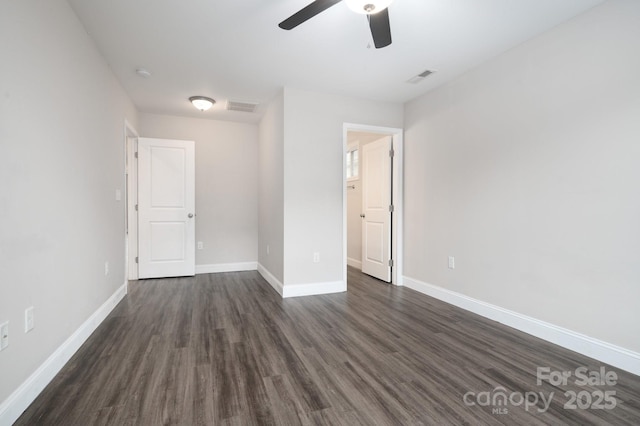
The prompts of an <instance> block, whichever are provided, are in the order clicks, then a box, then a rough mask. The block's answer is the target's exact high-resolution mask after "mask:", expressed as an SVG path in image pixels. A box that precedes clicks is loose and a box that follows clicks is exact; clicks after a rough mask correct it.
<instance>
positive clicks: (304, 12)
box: [278, 0, 342, 30]
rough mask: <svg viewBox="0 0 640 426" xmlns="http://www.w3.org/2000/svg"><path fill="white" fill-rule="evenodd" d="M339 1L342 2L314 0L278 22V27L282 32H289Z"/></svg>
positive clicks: (336, 0)
mask: <svg viewBox="0 0 640 426" xmlns="http://www.w3.org/2000/svg"><path fill="white" fill-rule="evenodd" d="M341 1H342V0H316V1H314V2H313V3H311V4H309V5H307V6H306V7H304V8H302V9H300V10H299V11H298V12H296V13H294V14H293V15H291V16H290V17H288V18H287V19H285V20H284V21H282V22H280V23H279V24H278V26H279V27H280V28H282V29H283V30H291V29H293V28H295V27H297V26H298V25H300V24H302V23H303V22H305V21H307V20H309V19H311V18H313V17H314V16H316V15H317V14H319V13H320V12H324V11H325V10H327V9H329V8H330V7H331V6H333V5H334V4H337V3H340V2H341Z"/></svg>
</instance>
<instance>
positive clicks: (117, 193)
mask: <svg viewBox="0 0 640 426" xmlns="http://www.w3.org/2000/svg"><path fill="white" fill-rule="evenodd" d="M120 200H122V191H120V190H119V189H116V201H120Z"/></svg>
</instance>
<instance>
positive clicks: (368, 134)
mask: <svg viewBox="0 0 640 426" xmlns="http://www.w3.org/2000/svg"><path fill="white" fill-rule="evenodd" d="M343 130H344V132H343V151H344V162H343V164H344V173H343V176H344V182H343V183H344V185H343V215H344V216H343V218H344V221H343V222H344V225H343V226H344V228H343V229H345V233H344V249H343V250H344V274H345V276H344V279H345V281H346V279H347V278H346V274H347V265H349V266H352V267H354V268H357V269H359V270H364V271H365V272H367V273H369V274H370V275H372V276H375V277H376V278H380V279H382V280H383V281H387V282H389V281H390V282H391V283H392V284H394V285H402V265H403V262H402V225H403V224H402V211H403V194H402V176H403V173H402V167H403V164H402V158H403V155H402V152H403V150H402V148H403V144H402V141H403V138H402V136H403V131H402V129H399V128H388V127H378V126H368V125H360V124H345V125H344V126H343ZM385 140H386V141H387V142H386V143H388V145H385ZM374 145H377V147H376V148H375V149H373V147H374ZM366 146H369V148H368V149H365V148H364V147H366ZM386 146H388V147H389V148H386ZM383 147H384V148H383ZM366 151H369V158H370V160H367V158H366V155H367V154H366ZM372 152H373V153H376V152H377V153H378V155H377V157H378V158H377V159H376V158H375V157H376V155H371V153H372ZM381 153H383V154H381ZM363 154H365V155H364V156H363ZM382 155H385V156H387V159H388V160H387V163H381V157H382ZM365 162H368V163H369V167H370V168H371V165H372V164H373V165H374V166H373V167H375V168H379V167H384V166H380V164H384V165H385V166H386V165H387V164H388V167H387V170H377V171H376V176H375V178H374V179H373V182H374V183H375V184H374V185H371V184H370V185H369V190H367V185H366V183H365V182H364V179H368V178H367V176H366V174H367V173H366V170H365V167H366V163H365ZM387 176H388V177H387ZM368 181H369V182H370V183H371V179H369V180H368ZM385 181H386V183H388V185H387V186H386V190H383V189H381V188H383V187H384V185H382V186H380V183H381V182H383V183H385ZM363 189H364V191H367V192H369V193H371V191H372V190H375V191H377V190H378V189H379V190H381V191H388V193H385V194H376V193H374V195H375V197H374V198H376V203H377V204H380V206H378V207H382V208H379V209H378V210H379V211H377V212H376V211H374V210H375V209H374V210H371V209H370V208H369V209H368V211H369V213H371V214H370V216H369V217H367V213H366V212H365V211H364V210H363V208H365V207H363V199H365V200H366V198H367V196H366V195H365V197H363ZM376 203H374V204H376ZM365 204H366V203H365ZM369 207H371V205H370V206H369ZM382 210H384V213H386V216H387V217H388V219H389V225H390V226H389V229H388V231H386V230H384V228H383V226H384V225H383V220H381V219H380V217H381V216H380V214H382V213H383V211H382ZM374 213H375V214H376V215H377V216H375V218H374V215H373V214H374ZM383 216H384V215H383ZM369 219H371V220H369ZM367 229H369V230H370V231H371V230H373V232H374V233H373V234H372V235H369V237H368V238H369V244H371V241H373V245H370V246H369V247H368V248H367V247H366V244H367V235H366V234H367ZM387 235H388V241H386V240H385V238H386V236H387ZM363 237H364V238H363ZM387 244H388V249H387V250H386V251H385V248H386V247H387ZM367 250H368V251H369V252H368V253H367ZM371 260H373V263H371V262H369V265H368V267H367V263H366V262H367V261H371ZM363 263H364V265H363ZM387 271H388V275H387Z"/></svg>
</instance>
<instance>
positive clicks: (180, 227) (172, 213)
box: [138, 138, 195, 278]
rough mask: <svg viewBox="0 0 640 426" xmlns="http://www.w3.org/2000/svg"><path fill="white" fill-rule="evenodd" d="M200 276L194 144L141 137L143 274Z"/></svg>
mask: <svg viewBox="0 0 640 426" xmlns="http://www.w3.org/2000/svg"><path fill="white" fill-rule="evenodd" d="M192 275H195V144H194V142H193V141H179V140H166V139H151V138H139V139H138V276H139V278H160V277H180V276H192Z"/></svg>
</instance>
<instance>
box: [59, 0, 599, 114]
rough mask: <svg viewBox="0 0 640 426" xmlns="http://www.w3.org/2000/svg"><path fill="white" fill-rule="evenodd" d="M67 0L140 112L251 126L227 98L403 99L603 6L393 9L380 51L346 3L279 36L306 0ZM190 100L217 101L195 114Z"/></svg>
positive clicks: (448, 4)
mask: <svg viewBox="0 0 640 426" xmlns="http://www.w3.org/2000/svg"><path fill="white" fill-rule="evenodd" d="M68 1H69V3H70V4H71V6H72V7H73V9H74V10H75V11H76V13H77V14H78V16H79V18H80V20H81V21H82V22H83V24H84V25H85V27H86V29H87V32H88V33H89V34H90V35H91V36H92V37H93V39H94V40H95V42H96V44H97V46H98V48H99V50H100V51H101V53H102V54H103V56H104V57H105V58H106V60H107V62H108V63H109V65H110V66H111V68H112V69H113V71H114V72H115V74H116V76H117V77H118V79H119V80H120V82H121V83H122V85H123V86H124V88H125V90H126V91H127V92H128V94H129V95H130V96H131V98H132V100H133V102H134V103H135V105H136V106H137V107H138V109H139V110H140V111H142V112H150V113H159V114H171V115H179V116H193V117H200V118H211V119H221V120H236V121H248V122H255V121H257V120H258V119H259V117H260V112H261V111H262V110H263V108H259V109H258V112H257V113H255V114H249V113H240V112H231V111H225V110H224V104H225V102H226V100H229V99H231V100H235V101H243V102H247V101H248V102H257V103H260V104H262V105H264V104H265V103H267V102H268V101H269V100H270V99H272V98H273V97H274V96H275V95H276V94H277V93H278V91H279V90H280V89H281V88H282V87H285V86H287V87H295V88H299V89H306V90H312V91H319V92H329V93H334V94H338V95H345V96H353V97H359V98H365V99H372V100H380V101H389V102H405V101H408V100H410V99H412V98H415V97H417V96H419V95H421V94H423V93H425V92H427V91H429V90H431V89H433V88H434V87H437V86H439V85H442V84H443V83H445V82H447V81H449V80H451V79H453V78H455V77H456V76H459V75H461V74H462V73H464V72H466V71H468V70H469V69H471V68H473V67H475V66H477V65H479V64H480V63H482V62H484V61H486V60H487V59H489V58H491V57H494V56H496V55H498V54H500V53H502V52H504V51H506V50H508V49H510V48H512V47H514V46H516V45H518V44H520V43H522V42H523V41H525V40H527V39H530V38H532V37H533V36H535V35H537V34H540V33H542V32H544V31H546V30H548V29H550V28H552V27H554V26H556V25H558V24H560V23H562V22H564V21H566V20H568V19H570V18H572V17H574V16H576V15H578V14H580V13H582V12H584V11H585V10H587V9H589V8H591V7H593V6H595V5H597V4H599V3H601V2H602V1H603V0H395V2H394V3H393V4H392V5H391V6H390V7H389V15H390V18H391V32H392V37H393V44H392V45H391V46H389V47H386V48H383V49H379V50H377V49H375V48H373V47H369V44H370V42H371V35H370V32H369V27H368V24H367V21H366V17H364V16H362V15H358V14H355V13H354V12H352V11H350V10H349V9H348V8H347V6H346V5H345V4H344V2H343V3H339V4H337V5H335V6H333V7H331V8H330V9H328V10H326V11H325V12H323V13H321V14H320V15H318V16H316V17H315V18H313V19H311V20H309V21H307V22H306V23H303V24H302V25H300V26H299V27H297V28H295V29H293V30H291V31H284V30H282V29H280V28H278V23H279V22H280V21H282V20H284V19H285V18H287V17H289V16H290V15H291V14H293V13H295V12H297V11H298V10H299V9H301V8H302V7H304V6H306V5H307V4H308V3H310V1H311V0H226V1H225V0H179V1H178V0H68ZM139 67H143V68H146V69H148V70H149V71H151V73H152V74H153V75H152V76H151V77H150V78H148V79H143V78H141V77H139V76H138V75H137V74H136V72H135V70H136V68H139ZM427 69H429V70H435V71H436V73H435V74H433V75H431V76H429V77H428V78H427V79H425V80H424V81H422V82H421V83H419V84H417V85H415V84H409V83H407V80H409V79H410V78H411V77H414V76H415V75H417V74H419V73H421V72H423V71H424V70H427ZM193 95H203V96H209V97H213V98H214V99H216V100H218V103H217V104H216V105H215V106H214V107H213V108H212V109H211V110H209V111H207V112H204V113H202V112H200V111H197V110H196V109H195V108H193V106H191V104H190V103H189V102H188V100H187V98H188V97H189V96H193Z"/></svg>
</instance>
